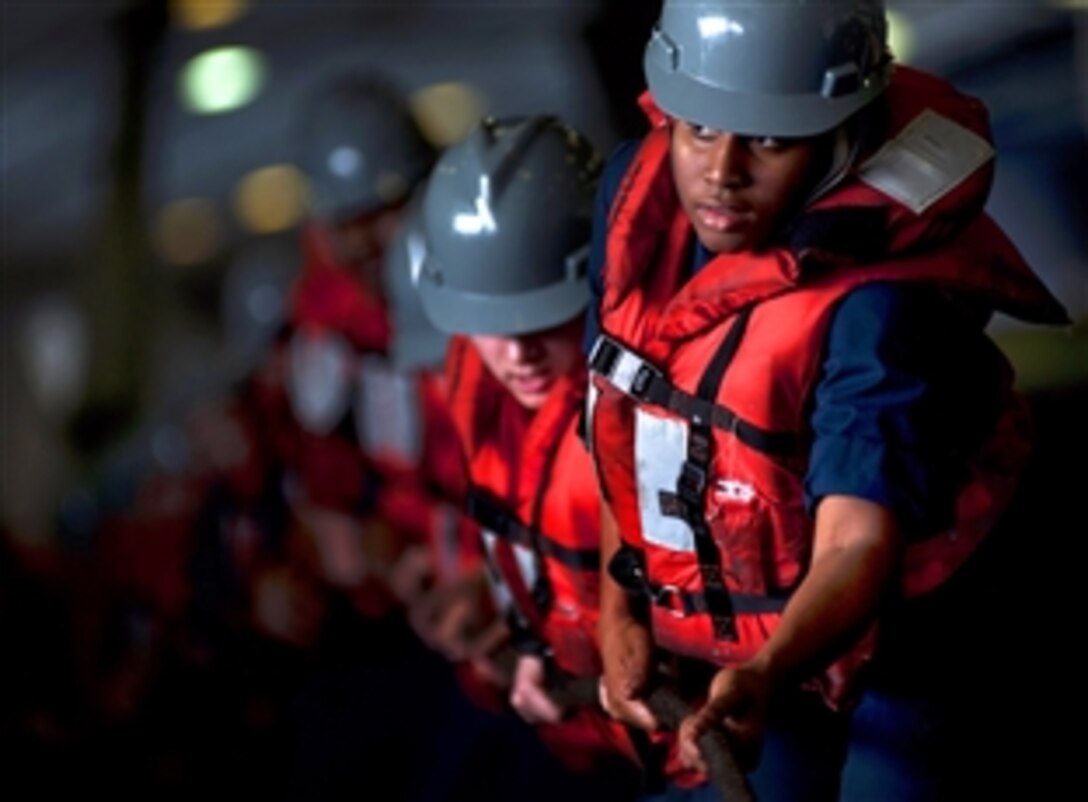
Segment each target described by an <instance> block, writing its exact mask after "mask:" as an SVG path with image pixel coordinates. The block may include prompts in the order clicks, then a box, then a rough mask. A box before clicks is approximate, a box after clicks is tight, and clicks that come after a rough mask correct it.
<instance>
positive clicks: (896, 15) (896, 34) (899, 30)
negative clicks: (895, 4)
mask: <svg viewBox="0 0 1088 802" xmlns="http://www.w3.org/2000/svg"><path fill="white" fill-rule="evenodd" d="M887 17H888V47H889V48H890V49H891V51H892V55H893V56H894V57H895V60H896V61H898V62H899V63H900V64H909V63H910V60H911V59H912V58H914V26H913V25H911V22H910V20H909V19H907V18H906V17H905V16H904V15H903V14H901V13H900V12H898V11H893V10H892V9H890V8H889V9H888V10H887Z"/></svg>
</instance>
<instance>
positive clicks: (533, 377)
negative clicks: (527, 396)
mask: <svg viewBox="0 0 1088 802" xmlns="http://www.w3.org/2000/svg"><path fill="white" fill-rule="evenodd" d="M509 382H510V384H511V385H512V386H514V387H516V388H517V389H518V391H519V392H522V393H540V392H543V391H544V390H546V389H548V387H549V386H550V385H551V374H550V373H524V374H511V375H510V376H509Z"/></svg>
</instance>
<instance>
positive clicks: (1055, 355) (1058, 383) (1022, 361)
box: [993, 319, 1088, 392]
mask: <svg viewBox="0 0 1088 802" xmlns="http://www.w3.org/2000/svg"><path fill="white" fill-rule="evenodd" d="M993 338H994V341H995V342H997V344H998V345H999V346H1000V347H1001V350H1002V351H1004V352H1005V355H1006V356H1007V357H1008V358H1009V361H1010V362H1012V365H1013V368H1014V369H1015V370H1016V384H1017V386H1018V387H1019V388H1020V389H1021V390H1023V391H1024V392H1034V391H1039V390H1050V389H1055V388H1065V387H1080V386H1084V385H1085V383H1088V319H1081V320H1079V321H1077V322H1076V323H1075V324H1074V325H1073V326H1070V327H1062V328H1049V327H1047V328H1039V327H1031V328H1026V329H1013V330H1011V331H1005V332H997V331H995V332H993Z"/></svg>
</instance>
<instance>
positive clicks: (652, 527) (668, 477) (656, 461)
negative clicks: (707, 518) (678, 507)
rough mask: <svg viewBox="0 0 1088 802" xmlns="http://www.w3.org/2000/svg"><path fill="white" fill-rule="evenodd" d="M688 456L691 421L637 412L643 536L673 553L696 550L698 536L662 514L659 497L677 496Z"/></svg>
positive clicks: (680, 520)
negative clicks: (681, 470)
mask: <svg viewBox="0 0 1088 802" xmlns="http://www.w3.org/2000/svg"><path fill="white" fill-rule="evenodd" d="M687 453H688V427H687V422H686V421H684V420H681V419H679V418H664V417H660V416H657V415H653V414H651V413H649V412H647V411H646V410H644V409H641V408H640V409H636V410H635V474H636V477H637V480H638V507H639V518H640V520H641V521H642V537H643V539H644V540H645V541H646V542H648V543H652V544H654V545H656V546H661V547H663V548H666V549H672V550H673V551H694V550H695V533H694V532H692V531H691V527H690V526H688V524H687V522H686V521H684V520H682V519H680V518H675V517H672V516H665V515H662V513H661V501H660V497H659V494H660V492H661V491H662V490H664V491H666V492H669V493H675V492H676V480H677V478H678V477H679V476H680V468H681V466H682V465H683V464H684V460H685V459H686V458H687Z"/></svg>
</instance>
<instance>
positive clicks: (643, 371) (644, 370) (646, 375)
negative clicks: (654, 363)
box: [631, 362, 661, 401]
mask: <svg viewBox="0 0 1088 802" xmlns="http://www.w3.org/2000/svg"><path fill="white" fill-rule="evenodd" d="M660 377H661V373H660V372H659V371H658V370H657V369H656V368H654V367H651V366H650V365H649V364H647V363H646V362H643V363H642V364H641V365H639V367H638V370H636V371H635V377H634V379H632V380H631V395H632V396H634V397H635V398H637V399H639V400H640V401H645V400H646V396H647V395H648V394H649V391H650V386H651V385H652V384H653V383H654V381H655V380H656V379H659V378H660Z"/></svg>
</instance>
